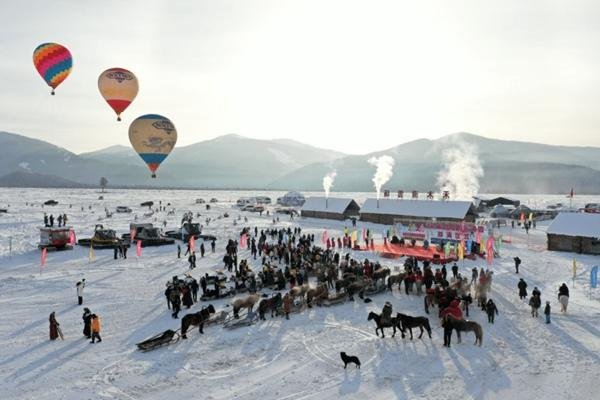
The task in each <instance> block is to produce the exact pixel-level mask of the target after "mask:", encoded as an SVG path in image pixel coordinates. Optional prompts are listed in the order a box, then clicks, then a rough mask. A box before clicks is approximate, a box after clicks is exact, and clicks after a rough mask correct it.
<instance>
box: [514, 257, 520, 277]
mask: <svg viewBox="0 0 600 400" xmlns="http://www.w3.org/2000/svg"><path fill="white" fill-rule="evenodd" d="M514 260H515V272H516V273H517V274H518V273H519V265H521V259H520V258H519V257H515V258H514Z"/></svg>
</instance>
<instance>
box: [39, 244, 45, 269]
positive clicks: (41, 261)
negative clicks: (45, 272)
mask: <svg viewBox="0 0 600 400" xmlns="http://www.w3.org/2000/svg"><path fill="white" fill-rule="evenodd" d="M46 256H47V250H46V248H45V247H44V248H43V249H42V256H41V259H40V266H42V267H43V266H44V265H46Z"/></svg>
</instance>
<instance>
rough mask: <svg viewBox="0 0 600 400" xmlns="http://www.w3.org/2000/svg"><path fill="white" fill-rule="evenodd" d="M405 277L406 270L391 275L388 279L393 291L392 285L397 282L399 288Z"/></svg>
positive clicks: (389, 286) (388, 284)
mask: <svg viewBox="0 0 600 400" xmlns="http://www.w3.org/2000/svg"><path fill="white" fill-rule="evenodd" d="M405 277H406V274H405V273H404V272H401V273H399V274H396V275H390V277H389V278H388V280H387V286H388V289H389V290H390V291H391V290H392V287H393V286H394V284H395V283H397V284H398V289H399V288H400V285H401V284H402V281H403V280H404V278H405Z"/></svg>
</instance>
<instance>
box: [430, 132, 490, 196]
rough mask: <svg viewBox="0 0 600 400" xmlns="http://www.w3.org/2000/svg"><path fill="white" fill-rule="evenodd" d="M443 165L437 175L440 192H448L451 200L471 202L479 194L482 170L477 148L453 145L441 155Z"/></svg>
mask: <svg viewBox="0 0 600 400" xmlns="http://www.w3.org/2000/svg"><path fill="white" fill-rule="evenodd" d="M442 160H443V161H444V165H443V167H442V170H441V171H440V172H439V173H438V178H437V182H438V186H439V187H440V192H442V191H444V190H448V191H449V192H450V198H451V199H453V200H467V201H472V200H473V196H475V195H477V193H478V192H479V180H480V179H481V178H482V177H483V168H482V166H481V163H480V161H479V155H478V150H477V147H476V146H474V145H472V144H469V143H464V142H458V143H456V144H454V145H453V146H452V147H450V148H449V149H447V150H444V152H443V153H442Z"/></svg>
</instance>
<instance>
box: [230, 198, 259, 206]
mask: <svg viewBox="0 0 600 400" xmlns="http://www.w3.org/2000/svg"><path fill="white" fill-rule="evenodd" d="M254 203H255V201H254V199H251V198H250V197H241V198H239V199H238V201H236V202H235V205H236V206H237V207H244V206H247V205H253V204H254Z"/></svg>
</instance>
